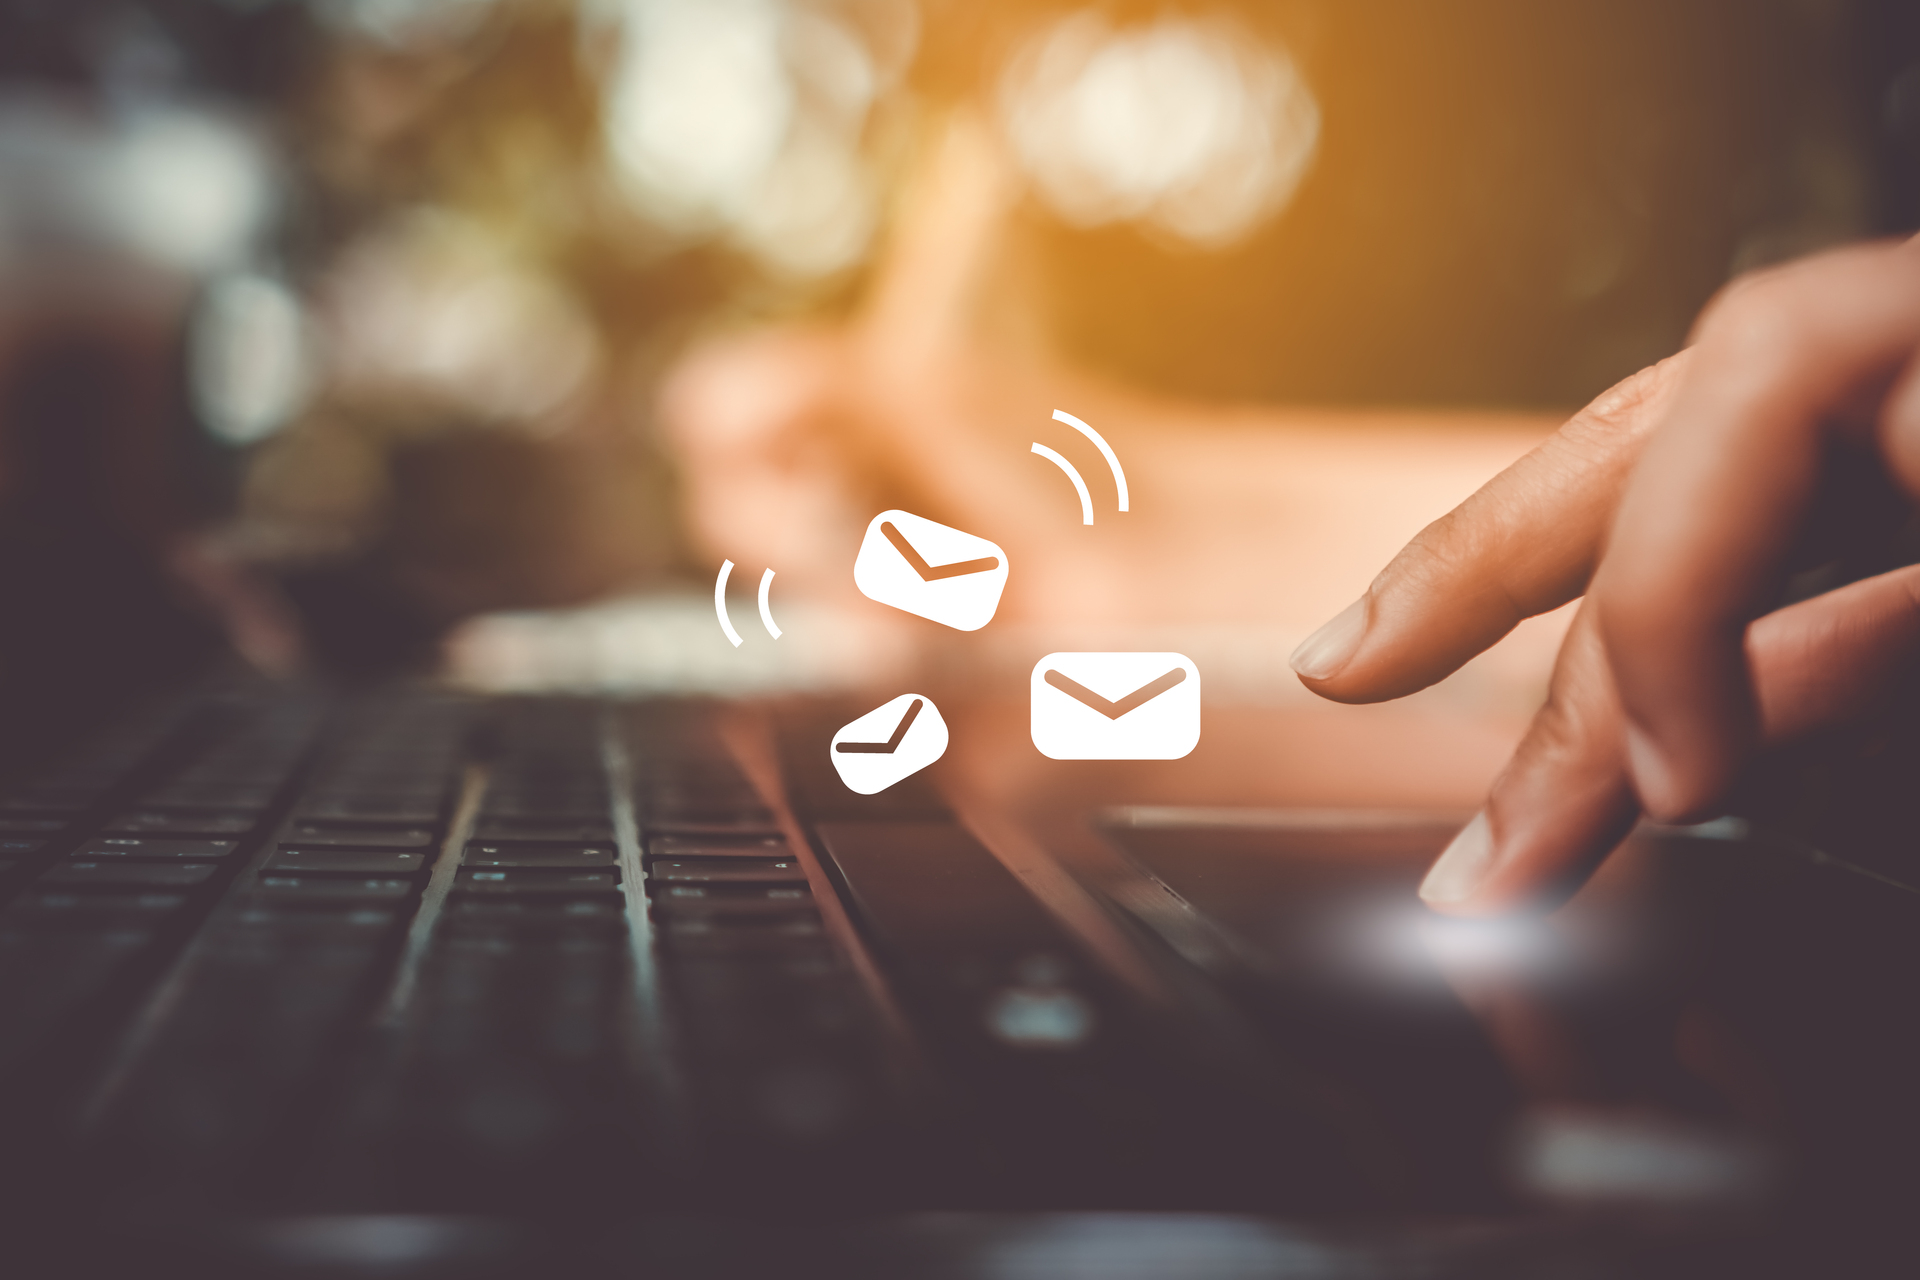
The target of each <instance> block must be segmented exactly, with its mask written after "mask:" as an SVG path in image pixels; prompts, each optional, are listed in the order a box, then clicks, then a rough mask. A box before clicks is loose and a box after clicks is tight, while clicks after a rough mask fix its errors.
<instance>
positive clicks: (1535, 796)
mask: <svg viewBox="0 0 1920 1280" xmlns="http://www.w3.org/2000/svg"><path fill="white" fill-rule="evenodd" d="M1917 352H1920V239H1917V240H1914V241H1909V242H1907V243H1905V244H1898V245H1895V244H1879V245H1870V246H1862V247H1856V248H1849V249H1845V250H1840V251H1837V252H1832V253H1828V254H1824V255H1821V256H1818V257H1815V258H1810V259H1807V260H1804V261H1802V262H1798V263H1795V264H1792V265H1789V266H1785V267H1779V268H1774V269H1771V270H1767V271H1763V272H1758V273H1755V274H1753V275H1749V276H1747V277H1744V278H1742V279H1741V280H1739V281H1736V282H1735V283H1734V284H1733V285H1732V286H1730V287H1729V288H1728V289H1727V290H1726V291H1725V292H1724V293H1723V294H1722V296H1721V297H1720V298H1718V299H1717V300H1716V301H1715V302H1714V303H1713V305H1711V306H1710V307H1709V308H1708V309H1707V311H1706V312H1705V314H1704V315H1703V316H1702V318H1701V320H1700V321H1699V323H1698V324H1697V326H1696V329H1695V341H1694V342H1693V343H1692V345H1691V346H1690V347H1689V348H1688V349H1687V350H1685V351H1683V352H1682V353H1681V354H1679V355H1677V356H1674V357H1673V358H1671V359H1669V360H1667V361H1664V362H1663V363H1661V364H1659V365H1656V366H1654V367H1652V368H1650V369H1647V370H1644V371H1642V372H1641V373H1638V374H1636V375H1634V376H1633V377H1632V378H1629V379H1628V380H1627V381H1625V382H1623V383H1621V384H1620V385H1619V386H1617V387H1615V388H1613V389H1612V390H1610V391H1608V392H1607V393H1606V394H1605V395H1603V396H1601V397H1600V398H1599V399H1598V400H1596V401H1595V402H1594V403H1593V404H1591V405H1589V406H1588V407H1587V408H1586V409H1585V410H1583V411H1582V412H1581V413H1579V414H1577V415H1576V416H1575V417H1574V418H1573V419H1572V420H1571V421H1570V422H1568V423H1567V424H1566V426H1564V427H1563V428H1562V429H1561V430H1560V432H1559V433H1558V434H1557V435H1556V436H1554V437H1553V438H1552V439H1551V440H1549V441H1548V442H1547V443H1545V444H1543V445H1542V446H1540V447H1539V448H1538V449H1536V450H1534V451H1533V452H1532V453H1531V454H1529V455H1528V456H1527V457H1525V458H1523V459H1522V460H1521V461H1519V462H1518V463H1516V464H1514V465H1513V466H1512V467H1509V468H1508V469H1507V470H1506V471H1504V472H1502V473H1501V474H1500V475H1498V476H1497V477H1495V478H1494V480H1493V481H1492V482H1490V483H1489V484H1487V485H1486V486H1485V487H1484V488H1483V489H1481V490H1480V491H1479V492H1478V493H1476V494H1475V495H1474V496H1473V497H1472V498H1470V499H1469V500H1468V501H1466V502H1465V503H1463V504H1461V506H1460V507H1459V508H1457V509H1456V510H1454V511H1453V512H1452V513H1451V514H1449V515H1448V516H1446V517H1445V518H1443V519H1441V520H1439V521H1436V522H1435V523H1434V524H1432V525H1430V526H1429V527H1428V528H1427V529H1426V530H1425V531H1423V532H1422V533H1421V534H1420V535H1419V536H1418V537H1417V538H1415V539H1414V540H1413V542H1412V543H1410V544H1409V545H1408V546H1407V547H1406V549H1405V550H1403V551H1402V552H1401V553H1400V554H1399V555H1398V556H1397V557H1396V558H1395V559H1394V560H1393V561H1392V562H1391V563H1390V564H1389V565H1388V566H1387V567H1386V569H1385V570H1384V571H1382V572H1381V574H1380V575H1379V577H1378V578H1376V579H1375V580H1374V583H1373V585H1372V586H1371V587H1370V588H1369V589H1368V591H1367V594H1366V595H1365V596H1363V597H1362V598H1361V599H1360V600H1358V601H1356V602H1355V603H1354V604H1353V605H1351V606H1350V607H1349V608H1348V609H1347V610H1345V611H1344V612H1342V613H1341V614H1340V615H1338V616H1337V617H1335V618H1334V619H1333V620H1332V621H1331V622H1329V623H1327V624H1326V625H1325V626H1324V627H1322V628H1321V629H1320V630H1319V631H1318V632H1316V633H1315V634H1314V635H1312V636H1311V637H1309V638H1308V639H1307V641H1306V642H1305V643H1304V644H1302V645H1301V646H1300V648H1299V649H1298V650H1297V651H1296V652H1295V654H1294V656H1293V665H1294V668H1295V670H1296V671H1297V672H1298V673H1299V674H1300V677H1301V679H1302V681H1303V682H1304V683H1305V684H1306V685H1307V687H1308V688H1310V689H1312V690H1314V691H1315V692H1317V693H1320V694H1322V695H1323V696H1325V697H1328V698H1332V699H1335V700H1337V701H1342V702H1374V701H1380V700H1383V699H1388V698H1396V697H1400V696H1401V695H1403V694H1407V693H1411V692H1413V691H1414V690H1416V689H1420V688H1423V687H1425V686H1426V685H1429V684H1431V683H1433V682H1434V681H1436V680H1439V679H1440V678H1442V677H1443V676H1445V675H1447V674H1448V673H1450V672H1451V671H1453V670H1454V669H1455V668H1457V667H1459V666H1460V665H1461V664H1462V663H1463V662H1465V661H1466V660H1467V659H1468V658H1470V657H1472V656H1473V655H1474V654H1476V653H1478V652H1480V651H1481V650H1483V649H1485V648H1486V647H1488V646H1489V645H1491V644H1492V643H1494V642H1495V641H1496V640H1498V639H1499V638H1500V637H1501V636H1503V635H1505V634H1506V633H1507V632H1508V631H1509V630H1510V629H1511V628H1512V627H1513V626H1514V625H1515V624H1516V623H1517V622H1519V621H1520V620H1521V619H1522V618H1525V617H1528V616H1530V615H1533V614H1538V613H1542V612H1545V611H1547V610H1550V609H1554V608H1557V607H1558V606H1560V605H1562V604H1564V603H1566V602H1568V601H1570V600H1573V599H1575V598H1576V597H1578V596H1580V595H1582V594H1583V593H1584V594H1585V596H1586V599H1585V600H1584V601H1583V603H1582V604H1581V606H1580V610H1579V613H1578V615H1577V616H1576V618H1575V620H1574V622H1573V625H1572V627H1571V629H1570V630H1569V632H1568V635H1567V638H1566V641H1565V643H1564V644H1563V646H1562V648H1561V651H1560V657H1559V661H1558V664H1557V666H1556V668H1555V671H1554V676H1553V679H1552V682H1551V686H1550V690H1549V693H1548V698H1547V702H1546V705H1545V706H1544V707H1543V708H1542V709H1541V710H1540V712H1539V714H1538V715H1537V716H1536V717H1535V719H1534V721H1533V724H1532V726H1531V728H1530V729H1529V731H1528V733H1527V734H1526V736H1525V738H1524V739H1523V740H1522V742H1521V744H1520V746H1519V748H1518V749H1517V750H1516V752H1515V753H1514V756H1513V758H1512V760H1511V761H1510V762H1509V764H1508V765H1507V767H1506V769H1505V770H1504V771H1503V772H1502V773H1501V774H1500V776H1499V778H1498V779H1497V780H1496V781H1495V783H1494V786H1493V790H1492V793H1491V794H1490V796H1489V797H1488V800H1487V805H1486V808H1485V809H1484V810H1483V811H1482V812H1481V814H1480V815H1479V816H1478V817H1476V818H1475V819H1474V821H1473V822H1472V823H1470V824H1469V825H1468V826H1467V828H1466V829H1465V830H1464V831H1462V832H1461V833H1460V835H1459V836H1458V837H1457V838H1456V839H1455V840H1454V842H1453V844H1452V845H1451V846H1449V847H1448V849H1447V851H1446V852H1445V853H1444V854H1443V855H1442V856H1441V858H1440V860H1439V861H1438V862H1437V863H1436V864H1435V866H1434V868H1433V870H1432V871H1431V872H1430V873H1429V875H1428V877H1427V880H1426V882H1425V884H1424V885H1423V886H1422V888H1421V893H1422V895H1423V896H1424V897H1425V898H1426V899H1427V901H1428V902H1429V903H1430V904H1432V905H1434V906H1436V907H1439V908H1441V909H1444V910H1450V911H1457V912H1462V913H1482V912H1493V911H1498V910H1502V909H1505V908H1509V907H1513V906H1517V905H1521V904H1525V903H1530V902H1540V901H1551V900H1553V899H1555V898H1557V897H1560V896H1563V895H1565V894H1566V893H1569V892H1571V890H1572V889H1573V888H1574V887H1577V885H1578V884H1579V883H1580V882H1581V881H1582V880H1583V879H1584V878H1585V876H1586V874H1587V873H1588V872H1589V871H1590V870H1591V869H1592V868H1593V866H1594V865H1595V864H1596V863H1597V862H1598V861H1599V860H1600V859H1601V858H1603V857H1604V856H1605V855H1606V854H1607V852H1608V851H1609V850H1611V849H1612V847H1613V846H1614V845H1615V844H1616V843H1618V841H1619V840H1620V838H1621V837H1622V836H1624V835H1625V833H1626V832H1627V830H1628V829H1629V828H1630V827H1631V826H1632V824H1633V822H1634V821H1635V819H1636V818H1637V817H1638V816H1639V815H1640V814H1641V813H1646V814H1648V815H1650V816H1652V817H1654V818H1656V819H1659V820H1663V821H1683V820H1694V819H1699V818H1702V817H1706V816H1710V815H1711V814H1712V813H1713V812H1714V806H1715V805H1716V804H1717V803H1719V802H1720V801H1722V800H1723V799H1724V798H1725V796H1726V793H1727V791H1728V789H1729V787H1730V786H1731V784H1732V783H1733V781H1734V779H1735V777H1736V774H1737V773H1738V772H1739V770H1740V769H1741V767H1742V765H1743V764H1744V763H1745V761H1746V760H1747V758H1748V757H1749V756H1750V755H1751V753H1752V752H1754V751H1755V750H1756V749H1757V748H1758V747H1760V746H1762V745H1765V744H1772V743H1777V742H1782V741H1785V740H1788V739H1791V738H1794V737H1796V736H1798V735H1801V734H1804V733H1806V732H1808V731H1810V730H1812V729H1815V728H1818V727H1821V726H1825V725H1829V724H1834V723H1839V722H1842V721H1845V720H1848V719H1852V718H1855V717H1858V716H1860V715H1862V714H1863V713H1865V712H1867V711H1869V710H1871V709H1873V707H1874V706H1875V705H1876V702H1877V701H1878V700H1880V699H1881V698H1883V697H1884V695H1885V692H1886V691H1887V690H1888V688H1889V687H1890V685H1891V684H1892V682H1893V681H1894V680H1895V679H1896V678H1897V677H1898V675H1899V674H1900V673H1901V672H1902V671H1903V669H1904V668H1905V667H1907V666H1908V665H1909V664H1910V663H1911V661H1912V657H1913V655H1914V653H1915V651H1916V647H1917V646H1920V566H1915V567H1909V568H1902V569H1896V570H1894V571H1892V572H1888V573H1882V574H1880V575H1879V576H1876V577H1869V578H1866V579H1864V580H1861V581H1857V582H1854V583H1852V584H1851V585H1848V586H1844V587H1841V588H1839V589H1837V590H1832V591H1828V592H1826V593H1825V594H1821V595H1816V596H1813V597H1812V598H1810V599H1806V600H1803V601H1801V602H1799V603H1796V604H1792V605H1789V606H1787V607H1784V608H1775V605H1777V604H1778V602H1779V601H1780V600H1781V599H1782V597H1783V593H1784V588H1785V587H1786V585H1787V582H1788V579H1789V578H1790V577H1791V576H1792V575H1793V574H1795V573H1796V572H1799V571H1802V570H1805V569H1808V568H1810V567H1813V566H1818V565H1821V564H1823V563H1831V562H1833V561H1835V560H1836V559H1839V558H1842V557H1844V556H1846V555H1847V554H1848V553H1849V552H1850V551H1853V550H1857V549H1858V548H1861V547H1863V546H1867V545H1871V544H1872V543H1874V542H1876V541H1878V542H1879V543H1880V544H1881V545H1883V546H1884V544H1885V542H1886V540H1887V539H1888V538H1889V537H1890V535H1891V534H1892V532H1893V531H1894V530H1896V529H1897V528H1898V526H1899V523H1900V522H1901V521H1902V520H1904V519H1905V518H1906V516H1907V514H1908V512H1909V510H1910V503H1911V501H1912V500H1913V499H1914V498H1916V497H1920V358H1916V353H1917Z"/></svg>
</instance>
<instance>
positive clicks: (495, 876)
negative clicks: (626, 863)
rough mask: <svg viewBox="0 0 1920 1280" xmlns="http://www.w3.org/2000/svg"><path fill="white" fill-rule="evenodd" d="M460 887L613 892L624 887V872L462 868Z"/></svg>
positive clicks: (478, 890) (479, 890)
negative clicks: (622, 882) (621, 874)
mask: <svg viewBox="0 0 1920 1280" xmlns="http://www.w3.org/2000/svg"><path fill="white" fill-rule="evenodd" d="M458 884H459V886H460V888H462V889H465V890H467V891H468V892H471V893H487V894H522V893H525V894H562V893H610V892H614V891H617V890H618V889H619V888H620V873H619V872H618V871H617V870H615V869H613V868H609V869H607V870H605V871H545V870H538V869H534V868H527V867H514V868H507V869H502V870H498V871H490V870H482V869H479V868H464V867H463V868H462V869H461V871H460V878H459V881H458Z"/></svg>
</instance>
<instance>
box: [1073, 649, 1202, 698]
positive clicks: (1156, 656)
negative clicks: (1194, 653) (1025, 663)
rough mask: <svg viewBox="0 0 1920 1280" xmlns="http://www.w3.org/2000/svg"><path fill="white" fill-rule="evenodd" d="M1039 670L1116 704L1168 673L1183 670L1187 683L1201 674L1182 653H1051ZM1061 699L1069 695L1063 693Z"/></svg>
mask: <svg viewBox="0 0 1920 1280" xmlns="http://www.w3.org/2000/svg"><path fill="white" fill-rule="evenodd" d="M1036 670H1037V671H1039V672H1041V674H1042V677H1043V678H1044V673H1045V672H1046V671H1049V670H1051V671H1058V672H1059V673H1060V674H1061V675H1063V676H1065V677H1067V678H1068V679H1069V680H1072V681H1074V682H1075V683H1077V684H1080V685H1084V686H1085V687H1086V688H1087V689H1088V690H1090V691H1091V692H1093V693H1097V694H1099V695H1100V696H1101V697H1103V698H1106V699H1109V700H1110V701H1113V702H1119V701H1122V700H1123V699H1125V698H1127V697H1129V696H1130V695H1132V694H1133V693H1135V692H1137V691H1139V690H1140V688H1141V687H1142V686H1144V685H1147V684H1150V683H1151V682H1153V681H1155V680H1158V679H1159V678H1160V677H1162V676H1164V675H1166V674H1167V673H1168V672H1169V671H1175V670H1179V671H1184V672H1185V673H1186V675H1187V679H1188V680H1192V679H1194V678H1195V677H1197V676H1198V675H1199V672H1198V671H1197V670H1196V669H1195V668H1194V665H1193V661H1192V659H1190V658H1188V657H1187V656H1186V655H1185V654H1181V653H1050V654H1048V655H1047V656H1046V657H1044V658H1042V659H1041V660H1040V663H1039V666H1038V667H1037V668H1036ZM1175 687H1178V686H1175ZM1049 688H1051V686H1049ZM1056 692H1057V690H1056ZM1060 696H1062V697H1067V696H1070V695H1068V694H1066V693H1064V692H1062V693H1061V694H1060Z"/></svg>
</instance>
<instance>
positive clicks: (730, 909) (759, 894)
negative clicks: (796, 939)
mask: <svg viewBox="0 0 1920 1280" xmlns="http://www.w3.org/2000/svg"><path fill="white" fill-rule="evenodd" d="M648 887H649V889H650V890H651V892H652V897H653V910H654V913H655V914H656V915H658V914H668V915H674V914H678V915H685V914H687V913H689V912H727V913H730V914H734V915H771V914H775V913H777V912H781V911H792V910H794V909H795V908H796V907H804V906H805V905H806V904H807V902H808V901H809V900H810V899H811V898H812V897H813V895H812V894H811V893H810V892H809V891H808V889H807V887H806V886H805V885H738V884H674V883H672V882H671V881H667V882H660V883H656V884H653V885H650V886H648Z"/></svg>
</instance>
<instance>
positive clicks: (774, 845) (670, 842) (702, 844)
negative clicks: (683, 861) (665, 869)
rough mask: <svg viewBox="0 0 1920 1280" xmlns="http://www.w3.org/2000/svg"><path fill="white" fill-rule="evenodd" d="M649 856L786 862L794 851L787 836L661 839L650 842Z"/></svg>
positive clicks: (672, 837) (692, 836)
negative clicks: (767, 859)
mask: <svg viewBox="0 0 1920 1280" xmlns="http://www.w3.org/2000/svg"><path fill="white" fill-rule="evenodd" d="M647 852H648V853H650V854H652V855H653V856H655V857H698V858H769V857H772V858H783V857H791V856H792V854H793V849H792V848H791V847H790V846H789V845H788V844H787V841H786V838H785V837H784V836H762V835H753V836H735V837H725V836H714V835H705V836H700V835H687V834H681V835H662V836H651V837H649V838H648V840H647Z"/></svg>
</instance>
